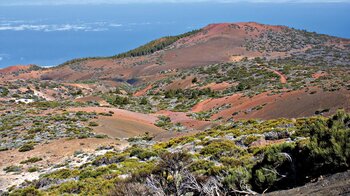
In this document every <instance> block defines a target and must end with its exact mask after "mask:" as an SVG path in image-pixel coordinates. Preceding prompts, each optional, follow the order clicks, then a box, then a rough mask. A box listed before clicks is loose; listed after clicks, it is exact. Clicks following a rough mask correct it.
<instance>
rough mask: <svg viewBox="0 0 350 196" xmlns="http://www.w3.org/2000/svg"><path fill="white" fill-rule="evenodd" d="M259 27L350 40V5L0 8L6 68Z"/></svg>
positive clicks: (1, 62)
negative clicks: (208, 29) (244, 25)
mask: <svg viewBox="0 0 350 196" xmlns="http://www.w3.org/2000/svg"><path fill="white" fill-rule="evenodd" d="M244 21H255V22H259V23H265V24H279V25H287V26H290V27H294V28H298V29H306V30H308V31H315V32H318V33H324V34H329V35H334V36H338V37H344V38H350V4H349V3H319V4H315V3H307V4H302V3H294V4H293V3H220V4H215V3H192V4H191V3H183V4H181V3H177V4H175V3H174V4H170V3H167V4H161V3H153V4H152V3H149V4H125V5H93V6H92V5H84V6H78V5H76V6H72V5H70V6H65V5H61V6H2V7H0V67H6V66H9V65H16V64H38V65H42V66H52V65H57V64H60V63H63V62H65V61H66V60H69V59H73V58H78V57H90V56H109V55H114V54H117V53H120V52H124V51H127V50H129V49H132V48H135V47H137V46H139V45H141V44H144V43H146V42H148V41H150V40H153V39H156V38H159V37H161V36H166V35H177V34H180V33H184V32H187V31H190V30H193V29H198V28H201V27H203V26H206V25H207V24H209V23H220V22H244Z"/></svg>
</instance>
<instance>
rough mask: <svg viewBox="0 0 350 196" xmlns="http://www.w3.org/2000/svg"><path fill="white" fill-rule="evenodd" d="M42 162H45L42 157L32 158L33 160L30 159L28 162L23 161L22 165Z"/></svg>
mask: <svg viewBox="0 0 350 196" xmlns="http://www.w3.org/2000/svg"><path fill="white" fill-rule="evenodd" d="M41 160H43V159H42V158H40V157H32V158H29V159H27V160H24V161H21V162H20V164H27V163H36V162H39V161H41Z"/></svg>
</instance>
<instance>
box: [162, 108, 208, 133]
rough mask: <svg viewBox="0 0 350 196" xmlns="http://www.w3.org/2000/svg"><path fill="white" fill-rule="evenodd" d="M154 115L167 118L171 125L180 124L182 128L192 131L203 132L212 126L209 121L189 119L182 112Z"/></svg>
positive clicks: (166, 112) (165, 112)
mask: <svg viewBox="0 0 350 196" xmlns="http://www.w3.org/2000/svg"><path fill="white" fill-rule="evenodd" d="M155 115H164V116H169V117H170V119H171V122H172V123H174V124H176V123H181V124H182V125H183V126H185V127H187V128H189V129H193V130H204V129H206V128H208V127H210V126H211V125H212V123H211V122H209V121H201V120H196V119H193V118H190V117H188V116H187V115H186V113H184V112H172V111H165V110H162V111H159V112H157V113H156V114H155Z"/></svg>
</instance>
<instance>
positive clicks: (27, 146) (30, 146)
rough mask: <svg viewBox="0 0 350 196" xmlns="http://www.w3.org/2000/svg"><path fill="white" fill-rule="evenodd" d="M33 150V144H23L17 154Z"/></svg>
mask: <svg viewBox="0 0 350 196" xmlns="http://www.w3.org/2000/svg"><path fill="white" fill-rule="evenodd" d="M33 149H34V144H32V143H27V144H24V145H23V146H21V147H20V148H19V149H18V151H19V152H26V151H30V150H33Z"/></svg>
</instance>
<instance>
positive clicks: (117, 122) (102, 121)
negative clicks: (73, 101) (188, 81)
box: [68, 107, 164, 138]
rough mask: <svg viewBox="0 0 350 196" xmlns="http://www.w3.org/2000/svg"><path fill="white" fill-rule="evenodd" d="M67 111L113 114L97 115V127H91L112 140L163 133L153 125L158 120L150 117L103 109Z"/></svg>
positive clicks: (119, 110)
mask: <svg viewBox="0 0 350 196" xmlns="http://www.w3.org/2000/svg"><path fill="white" fill-rule="evenodd" d="M68 110H69V111H85V112H96V113H108V112H110V111H112V112H114V114H113V115H112V116H101V115H99V117H98V119H97V120H96V122H97V123H98V124H99V126H97V127H93V129H94V131H95V132H96V133H99V134H105V135H108V136H110V137H113V138H129V137H134V136H139V135H142V134H144V133H145V132H148V133H150V134H151V135H156V134H158V133H161V132H163V131H164V130H163V129H161V128H159V127H157V126H155V125H154V123H155V122H156V120H158V118H157V117H156V116H152V115H147V114H141V113H136V112H130V111H127V110H121V109H117V108H105V107H81V108H69V109H68Z"/></svg>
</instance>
